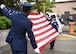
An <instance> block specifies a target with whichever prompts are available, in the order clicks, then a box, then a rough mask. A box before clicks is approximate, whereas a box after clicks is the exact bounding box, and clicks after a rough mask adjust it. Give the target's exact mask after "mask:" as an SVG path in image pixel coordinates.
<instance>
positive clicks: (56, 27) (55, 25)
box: [50, 21, 58, 32]
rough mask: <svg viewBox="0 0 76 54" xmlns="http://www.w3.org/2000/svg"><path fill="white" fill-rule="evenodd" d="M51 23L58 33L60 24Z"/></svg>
mask: <svg viewBox="0 0 76 54" xmlns="http://www.w3.org/2000/svg"><path fill="white" fill-rule="evenodd" d="M50 23H51V25H52V26H53V28H55V29H56V31H57V32H58V23H57V22H56V21H51V22H50Z"/></svg>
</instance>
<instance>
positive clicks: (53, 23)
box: [50, 15, 58, 49]
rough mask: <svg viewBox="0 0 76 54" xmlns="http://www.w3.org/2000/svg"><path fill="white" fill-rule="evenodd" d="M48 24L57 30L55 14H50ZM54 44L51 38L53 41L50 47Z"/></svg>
mask: <svg viewBox="0 0 76 54" xmlns="http://www.w3.org/2000/svg"><path fill="white" fill-rule="evenodd" d="M50 24H51V25H52V27H53V28H55V29H56V31H57V32H58V23H57V22H56V18H55V15H51V21H50ZM54 44H55V40H53V41H52V42H51V43H50V49H53V48H54Z"/></svg>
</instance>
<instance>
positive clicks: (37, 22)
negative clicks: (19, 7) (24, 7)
mask: <svg viewBox="0 0 76 54" xmlns="http://www.w3.org/2000/svg"><path fill="white" fill-rule="evenodd" d="M28 18H29V19H30V20H31V21H32V22H33V29H32V30H33V33H34V36H35V40H36V43H37V46H38V47H39V49H40V51H42V50H43V49H44V48H45V47H46V46H47V45H48V44H49V43H50V42H52V41H53V40H54V39H55V38H56V37H58V36H59V34H58V32H57V31H56V30H55V29H54V28H53V27H52V26H51V24H50V23H49V21H47V20H46V18H45V16H44V15H43V13H40V14H39V13H31V14H30V15H29V16H28Z"/></svg>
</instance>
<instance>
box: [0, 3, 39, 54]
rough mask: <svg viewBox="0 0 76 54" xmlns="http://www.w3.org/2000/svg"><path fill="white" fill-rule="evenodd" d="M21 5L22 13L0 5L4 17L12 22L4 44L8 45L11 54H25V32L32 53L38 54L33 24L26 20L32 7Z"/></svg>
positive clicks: (26, 4)
mask: <svg viewBox="0 0 76 54" xmlns="http://www.w3.org/2000/svg"><path fill="white" fill-rule="evenodd" d="M21 5H22V7H23V11H21V10H17V9H14V8H10V7H7V6H5V5H4V4H1V5H0V8H1V9H2V11H3V13H4V15H5V16H6V17H8V18H10V19H11V21H12V27H11V29H10V32H9V34H8V36H7V39H6V42H8V43H9V44H10V46H11V49H12V53H13V54H27V40H26V36H25V34H26V32H27V33H28V36H29V38H30V42H31V44H32V47H33V48H34V51H35V52H36V53H40V51H39V48H38V47H37V45H36V42H35V38H34V34H33V32H32V24H33V23H32V22H31V21H30V20H29V19H28V18H27V16H28V14H29V13H30V11H31V8H32V6H33V5H32V4H30V3H25V4H21Z"/></svg>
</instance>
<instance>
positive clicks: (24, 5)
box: [21, 2, 34, 7]
mask: <svg viewBox="0 0 76 54" xmlns="http://www.w3.org/2000/svg"><path fill="white" fill-rule="evenodd" d="M33 5H34V4H30V3H28V2H25V3H23V4H21V6H23V7H32V6H33Z"/></svg>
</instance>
